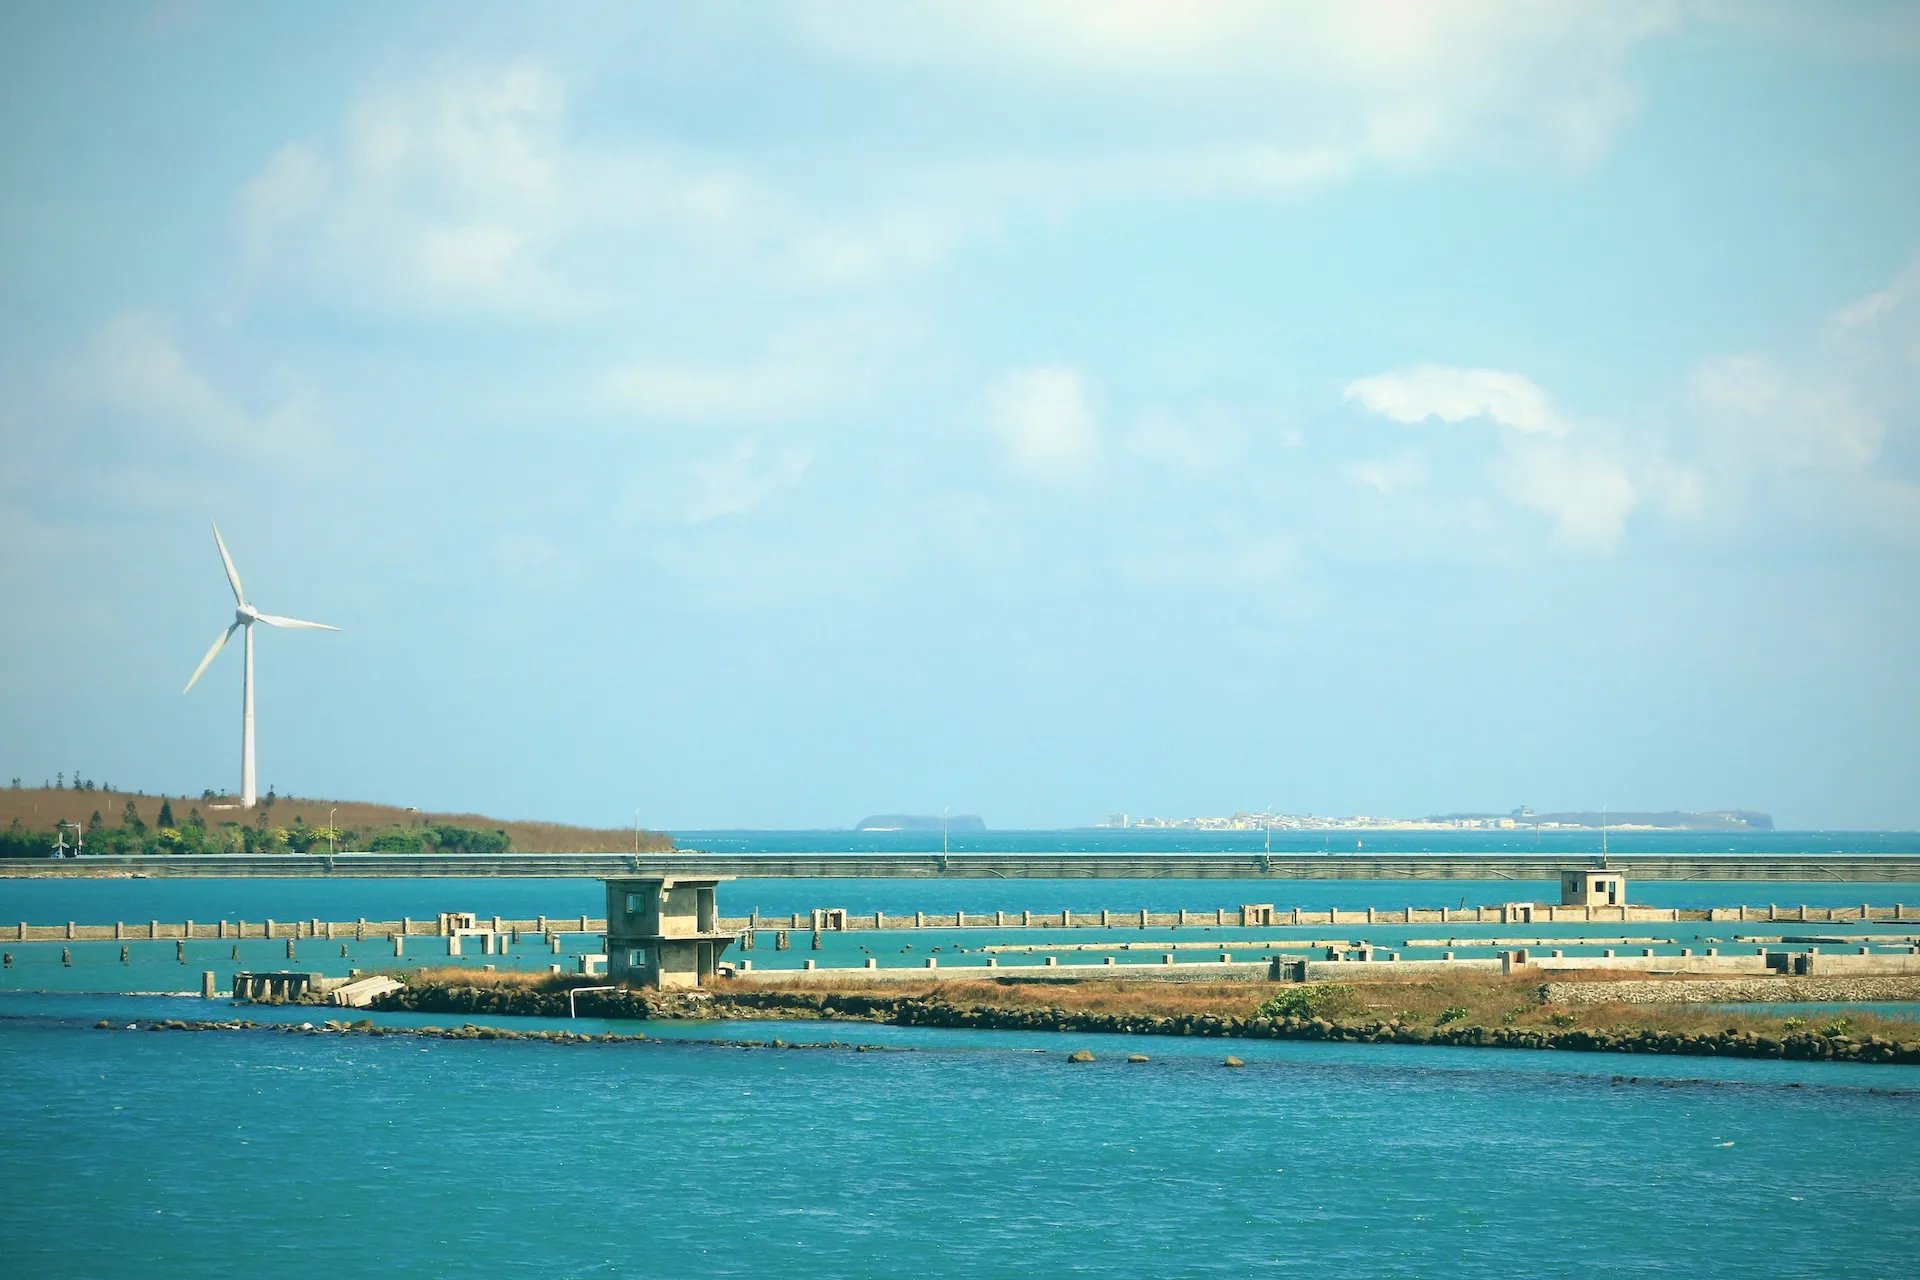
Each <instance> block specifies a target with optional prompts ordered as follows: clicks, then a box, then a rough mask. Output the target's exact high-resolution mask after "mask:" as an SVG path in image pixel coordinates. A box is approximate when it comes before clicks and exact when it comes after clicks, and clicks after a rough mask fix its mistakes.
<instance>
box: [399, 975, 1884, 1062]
mask: <svg viewBox="0 0 1920 1280" xmlns="http://www.w3.org/2000/svg"><path fill="white" fill-rule="evenodd" d="M1319 985H1320V986H1321V987H1322V988H1335V989H1337V990H1340V991H1342V992H1344V991H1345V990H1346V989H1345V988H1337V987H1336V984H1319ZM1382 985H1384V984H1382ZM1509 985H1510V986H1511V984H1509ZM1540 985H1541V984H1538V983H1532V984H1527V986H1529V987H1530V988H1532V989H1533V991H1530V992H1529V993H1528V994H1529V998H1531V999H1534V1000H1536V1001H1538V1000H1539V997H1540V996H1544V994H1545V993H1544V992H1543V991H1538V988H1539V987H1540ZM1313 989H1314V988H1312V987H1299V988H1291V990H1293V991H1295V992H1301V993H1305V992H1311V991H1312V990H1313ZM1536 992H1537V994H1535V993H1536ZM1118 994H1122V995H1132V994H1135V993H1118ZM1369 994H1375V995H1379V994H1384V993H1383V992H1381V991H1379V990H1377V989H1376V990H1374V991H1371V992H1369ZM1509 994H1511V995H1517V994H1520V989H1519V988H1514V989H1513V991H1512V992H1511V993H1509ZM574 998H575V1001H576V1003H577V1007H578V1010H579V1012H580V1013H582V1014H585V1015H587V1016H591V1017H597V1018H608V1019H623V1018H624V1019H634V1020H649V1021H651V1020H669V1019H671V1020H694V1021H722V1020H726V1021H759V1020H789V1021H790V1020H796V1019H797V1020H808V1019H818V1020H820V1021H842V1022H867V1023H881V1024H886V1025H892V1026H920V1027H941V1028H947V1029H953V1030H980V1031H1047V1032H1056V1033H1072V1034H1091V1035H1151V1036H1179V1037H1202V1038H1213V1039H1223V1040H1236V1039H1245V1040H1326V1041H1345V1042H1350V1043H1373V1044H1415V1045H1434V1046H1441V1047H1454V1048H1485V1049H1535V1050H1553V1051H1562V1052H1585V1053H1620V1054H1662V1055H1669V1056H1690V1057H1740V1058H1779V1059H1790V1060H1798V1061H1810V1062H1811V1061H1821V1062H1858V1063H1863V1064H1890V1065H1920V1026H1916V1027H1913V1028H1911V1029H1910V1030H1911V1035H1912V1037H1913V1038H1912V1039H1904V1038H1903V1039H1901V1040H1896V1039H1893V1038H1892V1037H1891V1036H1887V1035H1881V1034H1876V1033H1868V1034H1864V1035H1853V1034H1849V1033H1848V1032H1849V1030H1850V1020H1848V1019H1845V1018H1840V1019H1835V1020H1834V1023H1833V1024H1831V1025H1832V1026H1833V1027H1837V1028H1841V1029H1840V1030H1837V1031H1831V1032H1829V1031H1828V1030H1810V1029H1802V1028H1798V1027H1791V1026H1789V1027H1786V1028H1785V1029H1784V1030H1780V1029H1777V1028H1780V1027H1781V1025H1782V1024H1783V1022H1784V1023H1790V1022H1792V1021H1794V1020H1793V1019H1785V1020H1782V1019H1778V1018H1757V1017H1754V1016H1752V1015H1745V1014H1740V1013H1732V1012H1728V1013H1725V1014H1724V1016H1721V1015H1720V1014H1719V1013H1718V1011H1716V1018H1715V1020H1716V1021H1719V1022H1721V1023H1722V1024H1723V1027H1722V1029H1720V1030H1693V1029H1684V1028H1680V1027H1671V1026H1660V1025H1657V1024H1658V1023H1659V1022H1660V1021H1661V1020H1662V1018H1663V1017H1664V1016H1665V1015H1664V1013H1663V1012H1651V1013H1648V1012H1643V1011H1640V1010H1632V1011H1631V1012H1630V1014H1629V1016H1630V1017H1632V1018H1633V1019H1634V1020H1635V1021H1637V1022H1638V1023H1640V1024H1641V1025H1637V1026H1630V1027H1622V1028H1613V1027H1578V1026H1573V1025H1570V1024H1569V1025H1548V1026H1538V1025H1525V1026H1518V1025H1493V1026H1488V1025H1486V1024H1485V1022H1484V1021H1473V1022H1468V1021H1466V1019H1465V1018H1464V1017H1461V1018H1459V1019H1458V1020H1447V1021H1443V1022H1441V1023H1439V1024H1437V1025H1428V1024H1427V1023H1426V1022H1425V1021H1423V1020H1422V1019H1420V1018H1418V1017H1416V1016H1413V1015H1393V1016H1386V1017H1380V1016H1374V1017H1367V1016H1354V1015H1349V1014H1341V1013H1331V1014H1329V1013H1319V1012H1313V1011H1311V1010H1308V1009H1304V1008H1303V1011H1302V1012H1299V1013H1273V1012H1261V1011H1258V1010H1255V1011H1249V1012H1245V1013H1233V1012H1230V1011H1204V1010H1193V1011H1186V1012H1178V1013H1171V1014H1169V1013H1157V1012H1154V1011H1152V1010H1151V1009H1148V1008H1139V1009H1134V1010H1126V1011H1106V1010H1094V1009H1081V1010H1074V1009H1067V1008H1063V1007H1060V1006H1059V1005H1057V1004H1048V1005H1040V1004H1034V1005H1027V1006H1025V1007H1021V1006H1018V1005H1014V1004H1009V1003H996V1002H994V1001H991V1000H988V999H973V1000H964V999H954V998H952V997H950V996H949V995H947V994H946V993H940V994H934V993H926V994H919V993H914V994H896V993H892V992H878V991H874V992H865V991H839V992H834V991H817V990H808V991H802V990H787V991H778V990H759V991H727V992H724V993H707V992H689V993H678V992H650V991H635V990H631V989H620V990H616V991H610V992H592V993H588V992H581V993H579V994H578V995H577V996H575V997H574ZM1136 1003H1141V1004H1147V1003H1150V1001H1149V1000H1140V1001H1137V1002H1136ZM567 1006H568V1000H567V994H566V990H565V988H564V987H552V986H542V985H539V984H536V983H521V984H512V985H509V984H506V983H498V982H496V983H494V984H491V985H474V984H459V983H452V982H441V981H435V980H432V979H428V980H427V981H420V980H419V979H418V978H417V977H416V979H415V981H414V982H412V983H410V984H408V985H407V986H405V987H402V988H401V989H399V990H397V991H393V992H390V993H388V994H387V995H385V996H382V997H380V998H378V999H376V1000H375V1001H374V1002H373V1004H372V1005H371V1006H370V1007H371V1008H372V1009H373V1010H376V1011H380V1012H393V1013H401V1012H404V1013H425V1014H434V1013H445V1014H456V1015H487V1016H493V1017H546V1018H564V1017H567V1016H568V1007H567ZM1266 1007H1267V1006H1263V1008H1266ZM1536 1007H1537V1008H1539V1009H1542V1010H1546V1011H1547V1012H1545V1013H1544V1014H1543V1016H1545V1017H1548V1018H1555V1017H1558V1018H1570V1017H1572V1016H1573V1015H1571V1014H1569V1013H1568V1012H1566V1011H1565V1010H1563V1009H1560V1008H1559V1007H1557V1006H1549V1005H1546V1004H1545V1003H1544V1002H1541V1003H1539V1004H1538V1005H1537V1006H1536ZM1742 1022H1744V1023H1748V1024H1750V1025H1749V1026H1748V1027H1741V1026H1739V1025H1726V1024H1739V1023H1742ZM1756 1027H1757V1028H1761V1029H1755V1028H1756Z"/></svg>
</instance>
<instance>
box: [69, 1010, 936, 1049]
mask: <svg viewBox="0 0 1920 1280" xmlns="http://www.w3.org/2000/svg"><path fill="white" fill-rule="evenodd" d="M93 1025H94V1028H95V1029H96V1030H99V1031H119V1030H127V1031H139V1030H146V1031H276V1032H279V1033H281V1034H283V1035H303V1036H327V1035H363V1036H412V1037H415V1038H417V1039H425V1040H537V1041H543V1042H545V1043H548V1044H642V1043H645V1044H704V1045H719V1046H721V1047H722V1048H727V1049H742V1048H744V1049H844V1050H847V1051H849V1052H853V1053H912V1052H914V1050H913V1049H912V1048H910V1047H899V1046H894V1045H868V1044H843V1043H842V1042H840V1041H838V1040H810V1041H789V1040H685V1039H680V1038H678V1037H676V1038H674V1039H672V1040H662V1039H660V1038H659V1037H657V1036H649V1035H647V1034H646V1033H645V1032H639V1031H636V1032H635V1033H634V1034H632V1035H630V1036H623V1035H619V1034H617V1033H614V1032H611V1031H609V1032H606V1033H604V1034H602V1035H597V1036H595V1035H587V1034H586V1033H584V1032H579V1031H515V1030H513V1029H512V1028H510V1027H481V1026H476V1025H474V1024H473V1023H471V1022H469V1023H466V1024H464V1025H462V1026H458V1027H383V1026H379V1025H377V1024H376V1023H374V1022H373V1021H371V1020H369V1019H362V1020H361V1021H359V1022H338V1021H333V1020H331V1019H329V1020H328V1021H326V1022H322V1023H312V1022H302V1023H297V1024H296V1023H291V1022H252V1021H248V1020H244V1019H236V1020H231V1021H224V1022H222V1021H211V1020H204V1019H197V1018H161V1019H158V1020H155V1021H151V1022H145V1023H137V1022H129V1023H117V1022H110V1021H107V1020H105V1019H103V1020H101V1021H99V1022H96V1023H94V1024H93Z"/></svg>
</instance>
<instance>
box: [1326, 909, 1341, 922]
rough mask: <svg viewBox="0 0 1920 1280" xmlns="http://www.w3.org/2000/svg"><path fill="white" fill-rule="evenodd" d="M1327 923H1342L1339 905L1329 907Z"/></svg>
mask: <svg viewBox="0 0 1920 1280" xmlns="http://www.w3.org/2000/svg"><path fill="white" fill-rule="evenodd" d="M1327 923H1328V924H1339V923H1340V908H1338V907H1328V908H1327Z"/></svg>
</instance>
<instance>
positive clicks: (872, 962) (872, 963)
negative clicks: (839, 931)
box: [749, 956, 880, 969]
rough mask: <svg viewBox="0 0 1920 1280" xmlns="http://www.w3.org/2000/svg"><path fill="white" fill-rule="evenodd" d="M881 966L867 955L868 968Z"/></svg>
mask: <svg viewBox="0 0 1920 1280" xmlns="http://www.w3.org/2000/svg"><path fill="white" fill-rule="evenodd" d="M749 963H751V962H749ZM879 967H880V962H879V961H878V960H876V959H874V958H873V957H872V956H868V957H867V968H869V969H878V968H879Z"/></svg>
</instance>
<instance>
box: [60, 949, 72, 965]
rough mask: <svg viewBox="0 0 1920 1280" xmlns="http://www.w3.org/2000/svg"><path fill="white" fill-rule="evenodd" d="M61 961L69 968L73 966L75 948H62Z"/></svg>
mask: <svg viewBox="0 0 1920 1280" xmlns="http://www.w3.org/2000/svg"><path fill="white" fill-rule="evenodd" d="M60 963H61V964H63V965H65V966H67V968H69V969H71V968H73V948H72V947H62V948H60Z"/></svg>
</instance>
